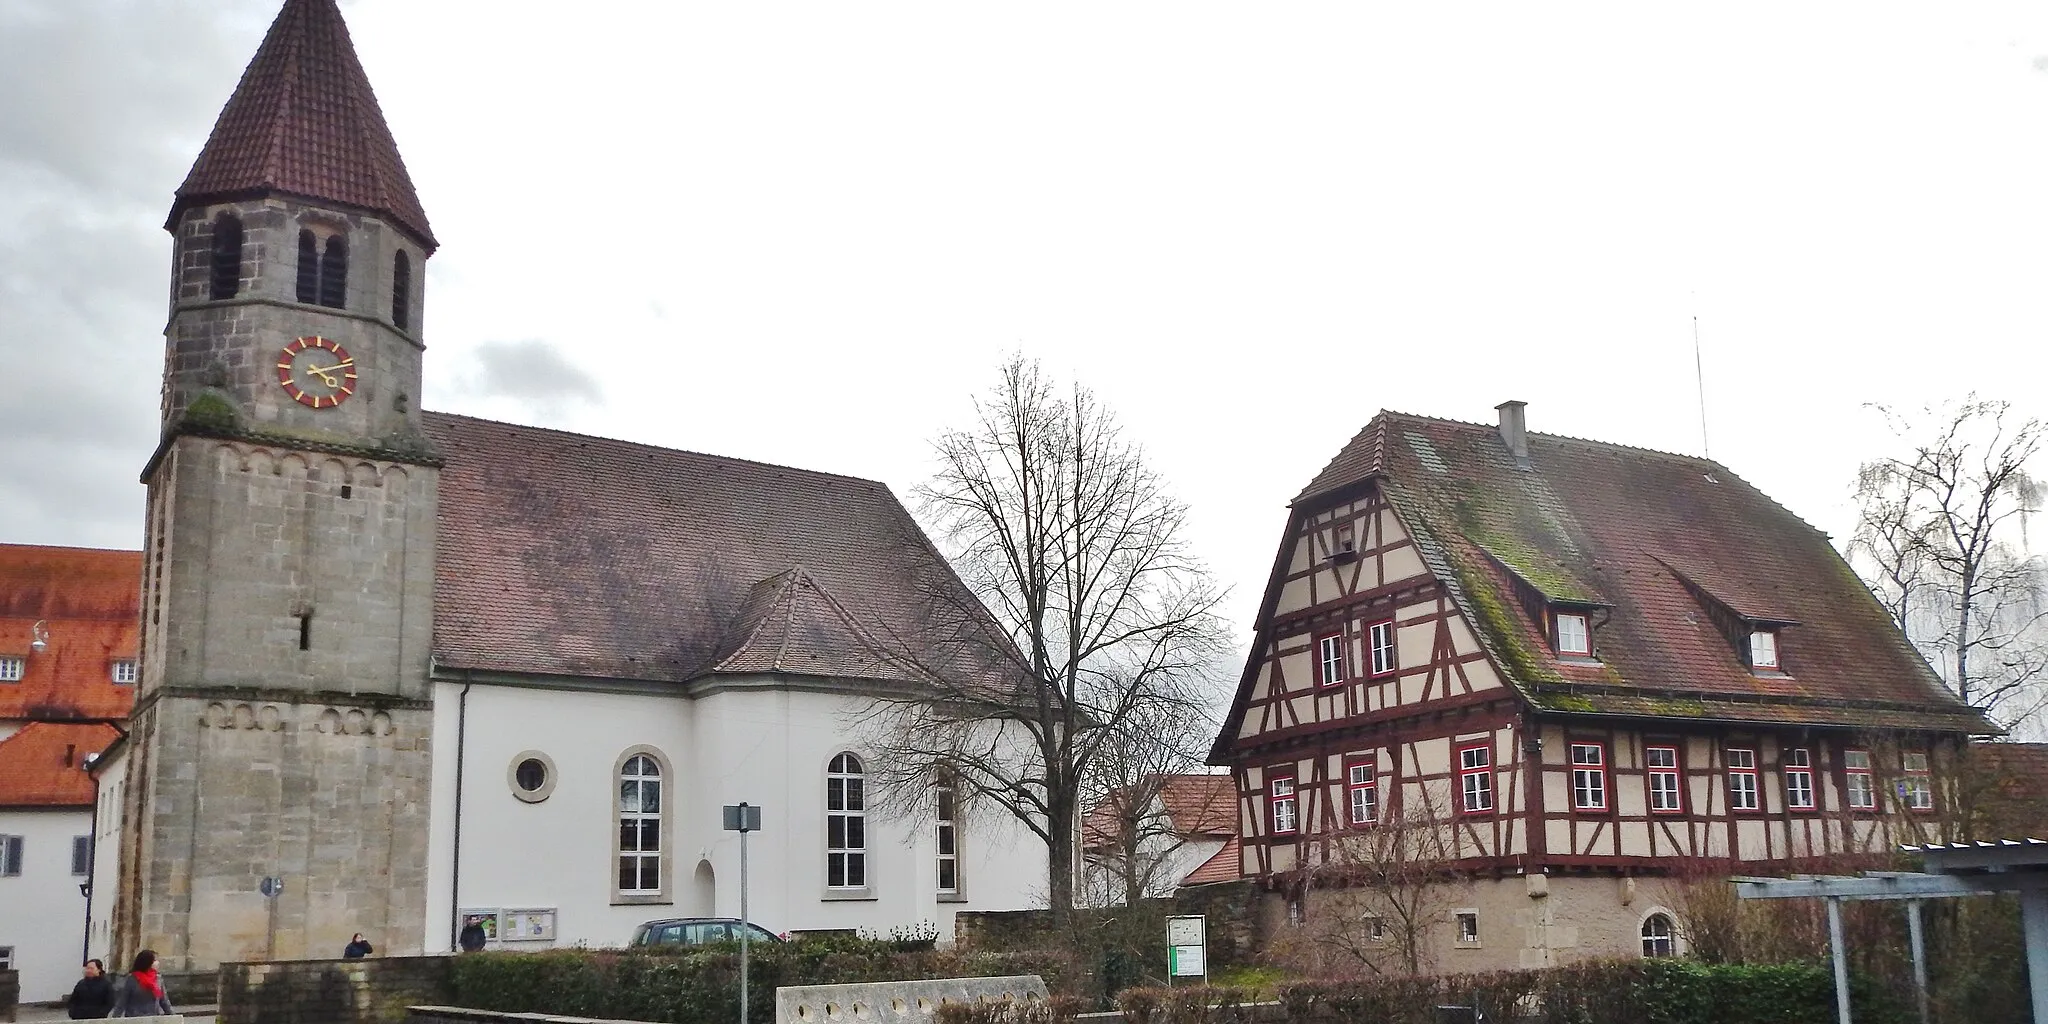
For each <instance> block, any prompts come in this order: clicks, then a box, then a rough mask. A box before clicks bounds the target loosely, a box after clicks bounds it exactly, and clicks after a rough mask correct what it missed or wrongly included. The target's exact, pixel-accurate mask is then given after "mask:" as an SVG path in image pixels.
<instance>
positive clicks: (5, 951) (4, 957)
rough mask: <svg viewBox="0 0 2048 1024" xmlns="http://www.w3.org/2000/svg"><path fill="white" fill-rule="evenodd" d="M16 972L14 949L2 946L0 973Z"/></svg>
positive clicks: (0, 947)
mask: <svg viewBox="0 0 2048 1024" xmlns="http://www.w3.org/2000/svg"><path fill="white" fill-rule="evenodd" d="M11 970H14V947H13V946H0V971H11Z"/></svg>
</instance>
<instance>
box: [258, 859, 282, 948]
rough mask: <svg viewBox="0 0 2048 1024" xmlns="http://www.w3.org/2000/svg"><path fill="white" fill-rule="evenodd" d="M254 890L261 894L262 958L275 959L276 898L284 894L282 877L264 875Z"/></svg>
mask: <svg viewBox="0 0 2048 1024" xmlns="http://www.w3.org/2000/svg"><path fill="white" fill-rule="evenodd" d="M256 891H257V892H260V893H262V894H263V909H264V915H263V916H264V924H263V959H265V960H275V959H277V898H278V897H279V896H282V895H284V879H282V878H279V877H277V876H276V875H265V876H263V881H261V882H259V883H257V885H256Z"/></svg>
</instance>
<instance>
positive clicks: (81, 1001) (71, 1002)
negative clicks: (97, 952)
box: [64, 960, 114, 1020]
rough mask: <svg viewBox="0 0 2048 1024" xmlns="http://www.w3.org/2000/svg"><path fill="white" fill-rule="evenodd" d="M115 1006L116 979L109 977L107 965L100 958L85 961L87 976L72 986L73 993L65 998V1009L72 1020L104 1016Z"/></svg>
mask: <svg viewBox="0 0 2048 1024" xmlns="http://www.w3.org/2000/svg"><path fill="white" fill-rule="evenodd" d="M113 1008H114V979H112V978H109V977H107V965H106V964H103V963H101V962H99V961H98V960H87V961H86V962H85V977H83V978H80V979H78V984H76V985H73V986H71V995H70V997H69V998H67V999H65V1000H64V1009H65V1011H66V1012H68V1013H70V1014H71V1019H72V1020H93V1019H95V1018H99V1017H104V1016H106V1015H107V1012H108V1011H109V1010H112V1009H113Z"/></svg>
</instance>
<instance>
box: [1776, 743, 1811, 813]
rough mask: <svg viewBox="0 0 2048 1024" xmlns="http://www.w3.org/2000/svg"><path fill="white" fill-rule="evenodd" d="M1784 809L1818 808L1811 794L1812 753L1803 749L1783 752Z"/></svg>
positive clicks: (1807, 809) (1794, 748)
mask: <svg viewBox="0 0 2048 1024" xmlns="http://www.w3.org/2000/svg"><path fill="white" fill-rule="evenodd" d="M1784 774H1785V807H1786V809H1787V810H1793V811H1811V810H1814V809H1815V808H1816V807H1818V806H1819V803H1818V802H1817V801H1816V800H1815V797H1814V792H1813V752H1812V751H1810V750H1808V749H1807V748H1805V747H1793V748H1792V749H1790V750H1787V751H1785V767H1784Z"/></svg>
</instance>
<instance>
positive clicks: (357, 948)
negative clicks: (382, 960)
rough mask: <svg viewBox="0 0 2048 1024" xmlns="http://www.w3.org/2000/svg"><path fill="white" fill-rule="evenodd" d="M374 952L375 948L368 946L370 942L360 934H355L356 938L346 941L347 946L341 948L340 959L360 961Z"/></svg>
mask: <svg viewBox="0 0 2048 1024" xmlns="http://www.w3.org/2000/svg"><path fill="white" fill-rule="evenodd" d="M376 951H377V949H376V947H374V946H372V945H370V940H368V939H366V938H363V933H362V932H357V933H356V937H355V938H353V939H350V940H348V945H347V946H345V947H343V948H342V951H341V958H342V959H344V960H361V959H362V958H364V957H366V956H369V955H370V954H372V953H375V952H376Z"/></svg>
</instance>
